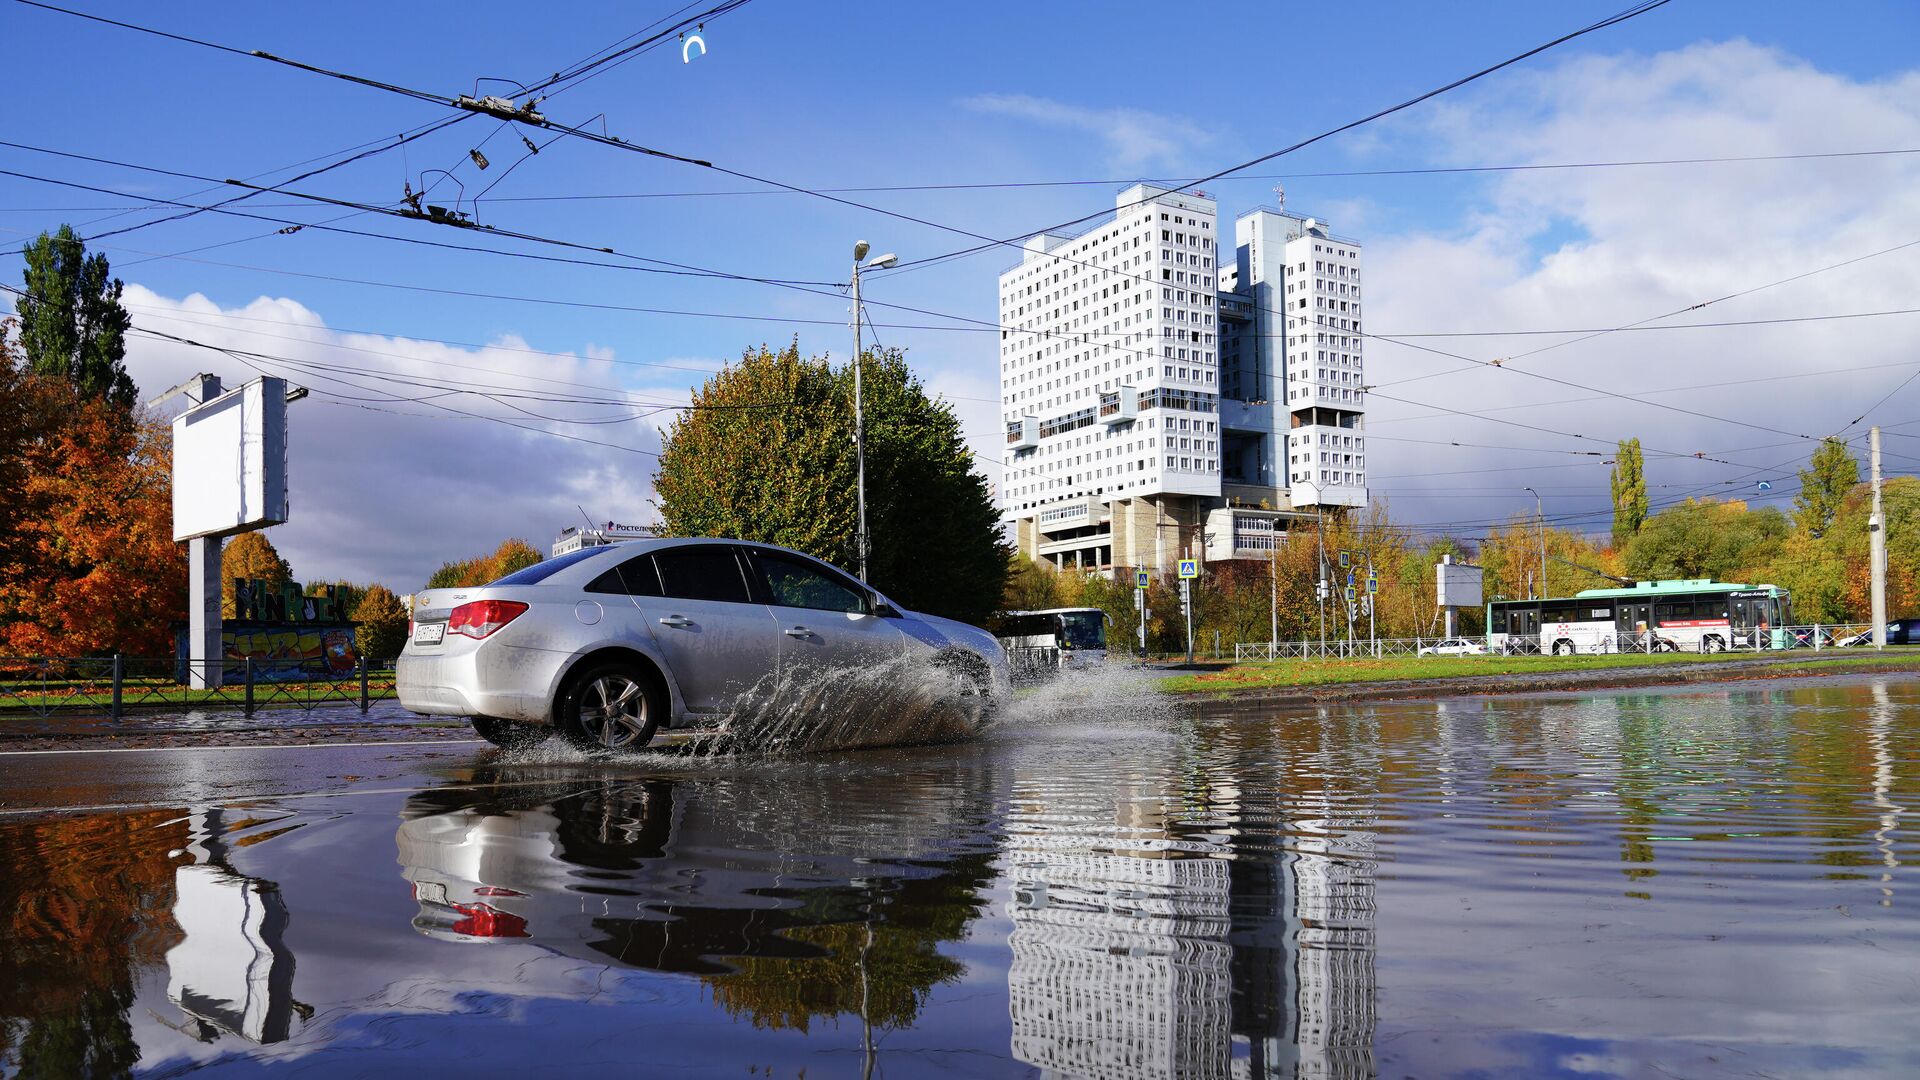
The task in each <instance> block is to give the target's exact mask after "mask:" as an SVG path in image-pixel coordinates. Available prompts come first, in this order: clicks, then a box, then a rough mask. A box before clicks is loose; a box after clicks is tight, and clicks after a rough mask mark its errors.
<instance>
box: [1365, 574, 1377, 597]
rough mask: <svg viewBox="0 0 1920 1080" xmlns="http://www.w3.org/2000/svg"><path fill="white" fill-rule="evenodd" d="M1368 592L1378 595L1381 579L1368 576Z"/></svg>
mask: <svg viewBox="0 0 1920 1080" xmlns="http://www.w3.org/2000/svg"><path fill="white" fill-rule="evenodd" d="M1367 591H1368V592H1370V593H1377V592H1379V591H1380V579H1379V578H1377V577H1374V576H1373V575H1372V574H1368V575H1367Z"/></svg>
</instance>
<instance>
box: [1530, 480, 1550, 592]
mask: <svg viewBox="0 0 1920 1080" xmlns="http://www.w3.org/2000/svg"><path fill="white" fill-rule="evenodd" d="M1527 494H1529V495H1532V496H1533V512H1534V514H1535V515H1536V516H1537V517H1539V519H1540V595H1541V596H1542V597H1545V596H1546V595H1547V511H1546V504H1545V503H1543V502H1541V501H1540V493H1539V492H1537V491H1535V490H1533V489H1532V488H1528V489H1527Z"/></svg>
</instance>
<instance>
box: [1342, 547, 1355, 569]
mask: <svg viewBox="0 0 1920 1080" xmlns="http://www.w3.org/2000/svg"><path fill="white" fill-rule="evenodd" d="M1351 565H1353V553H1352V552H1347V551H1343V552H1341V553H1340V569H1342V570H1345V569H1346V568H1347V567H1349V566H1351Z"/></svg>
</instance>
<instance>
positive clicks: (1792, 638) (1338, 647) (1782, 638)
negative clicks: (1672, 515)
mask: <svg viewBox="0 0 1920 1080" xmlns="http://www.w3.org/2000/svg"><path fill="white" fill-rule="evenodd" d="M1872 635H1873V627H1872V626H1871V625H1869V624H1866V623H1814V624H1811V625H1807V626H1781V627H1774V628H1773V629H1771V630H1767V631H1761V632H1758V633H1756V632H1753V631H1745V632H1739V633H1735V634H1734V635H1733V641H1732V642H1731V643H1729V642H1727V641H1726V640H1725V639H1723V638H1720V637H1718V636H1716V635H1704V636H1702V637H1701V639H1700V641H1699V642H1697V643H1696V642H1682V641H1679V640H1677V639H1675V638H1673V637H1670V636H1667V635H1663V634H1661V633H1659V632H1657V631H1656V632H1654V633H1652V634H1648V633H1627V634H1613V635H1609V636H1607V637H1603V638H1601V639H1599V640H1598V641H1597V642H1587V643H1585V644H1583V645H1582V646H1580V647H1578V648H1574V649H1571V650H1569V649H1567V648H1565V647H1562V648H1560V649H1558V650H1557V651H1558V652H1559V654H1560V655H1569V654H1571V655H1580V656H1606V655H1612V654H1618V653H1671V652H1702V653H1715V652H1757V651H1764V650H1778V649H1815V650H1818V649H1831V648H1851V647H1858V646H1862V645H1867V646H1871V645H1872ZM1443 640H1448V639H1444V638H1418V637H1412V638H1379V639H1375V640H1353V641H1315V640H1308V639H1303V640H1300V641H1257V642H1251V643H1245V644H1238V645H1235V646H1234V647H1233V658H1234V660H1235V661H1239V662H1244V661H1248V660H1345V659H1355V658H1363V657H1364V658H1373V659H1385V658H1388V657H1396V656H1420V655H1424V654H1427V653H1429V652H1430V651H1431V650H1433V649H1435V648H1436V647H1438V646H1439V645H1440V642H1441V641H1443ZM1453 640H1466V641H1471V642H1473V643H1474V644H1475V645H1476V646H1484V645H1485V642H1486V638H1485V637H1484V636H1482V637H1469V638H1465V639H1458V638H1456V639H1453ZM1551 650H1552V647H1551V646H1548V647H1546V648H1544V649H1543V646H1542V643H1541V639H1540V638H1539V636H1538V635H1535V636H1532V637H1519V636H1509V637H1508V638H1507V640H1506V643H1505V645H1504V646H1503V647H1502V648H1499V649H1494V650H1491V651H1492V652H1495V653H1498V654H1501V655H1506V656H1538V655H1541V654H1542V653H1543V652H1544V651H1551ZM1483 651H1485V650H1483ZM1476 655H1477V654H1476Z"/></svg>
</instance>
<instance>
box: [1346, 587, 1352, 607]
mask: <svg viewBox="0 0 1920 1080" xmlns="http://www.w3.org/2000/svg"><path fill="white" fill-rule="evenodd" d="M1347 602H1348V603H1352V602H1353V586H1351V585H1349V586H1347Z"/></svg>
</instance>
